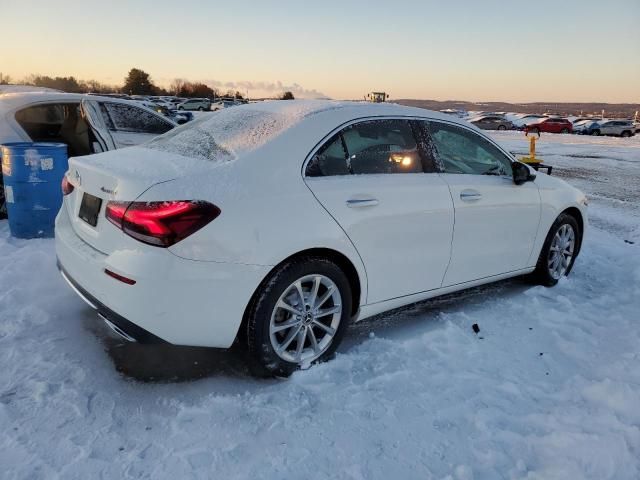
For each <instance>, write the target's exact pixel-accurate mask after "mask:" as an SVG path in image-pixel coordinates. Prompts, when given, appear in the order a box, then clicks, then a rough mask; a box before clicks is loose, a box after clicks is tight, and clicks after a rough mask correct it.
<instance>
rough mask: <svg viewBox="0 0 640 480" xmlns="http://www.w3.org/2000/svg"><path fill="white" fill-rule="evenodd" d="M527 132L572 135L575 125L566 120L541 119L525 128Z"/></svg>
mask: <svg viewBox="0 0 640 480" xmlns="http://www.w3.org/2000/svg"><path fill="white" fill-rule="evenodd" d="M524 130H525V131H526V132H531V133H540V132H548V133H571V132H572V131H573V124H572V123H571V122H570V121H569V120H567V119H566V118H541V119H540V120H536V121H535V122H533V123H529V124H527V125H526V126H525V127H524Z"/></svg>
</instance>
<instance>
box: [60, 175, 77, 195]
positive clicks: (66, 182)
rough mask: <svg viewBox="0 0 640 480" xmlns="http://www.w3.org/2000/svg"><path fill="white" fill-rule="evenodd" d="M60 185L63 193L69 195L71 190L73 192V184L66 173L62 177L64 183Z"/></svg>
mask: <svg viewBox="0 0 640 480" xmlns="http://www.w3.org/2000/svg"><path fill="white" fill-rule="evenodd" d="M60 187H61V188H62V195H69V194H70V193H71V192H73V188H74V187H73V184H72V183H71V182H70V181H69V179H68V178H67V176H66V175H65V176H64V177H62V185H61V186H60Z"/></svg>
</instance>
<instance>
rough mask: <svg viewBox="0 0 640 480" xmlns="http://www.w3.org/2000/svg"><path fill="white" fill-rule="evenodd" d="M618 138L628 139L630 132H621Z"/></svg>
mask: <svg viewBox="0 0 640 480" xmlns="http://www.w3.org/2000/svg"><path fill="white" fill-rule="evenodd" d="M620 136H621V137H622V138H629V137H630V136H631V132H630V131H628V130H625V131H624V132H622V133H621V134H620Z"/></svg>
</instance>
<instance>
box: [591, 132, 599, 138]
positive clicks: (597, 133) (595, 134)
mask: <svg viewBox="0 0 640 480" xmlns="http://www.w3.org/2000/svg"><path fill="white" fill-rule="evenodd" d="M591 135H593V136H594V137H599V136H600V130H594V131H593V132H591Z"/></svg>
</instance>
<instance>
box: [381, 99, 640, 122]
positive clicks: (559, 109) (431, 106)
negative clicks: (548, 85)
mask: <svg viewBox="0 0 640 480" xmlns="http://www.w3.org/2000/svg"><path fill="white" fill-rule="evenodd" d="M392 101H393V102H394V103H399V104H401V105H409V106H412V107H420V108H426V109H428V110H444V109H447V108H452V109H456V110H480V111H490V112H519V113H538V114H542V113H552V114H557V115H586V114H594V115H600V114H601V112H602V110H604V112H605V116H606V117H609V118H614V117H616V118H633V116H634V115H635V113H636V112H637V111H640V103H558V102H534V103H507V102H482V103H475V102H464V101H459V100H445V101H438V100H412V99H394V100H392Z"/></svg>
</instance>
